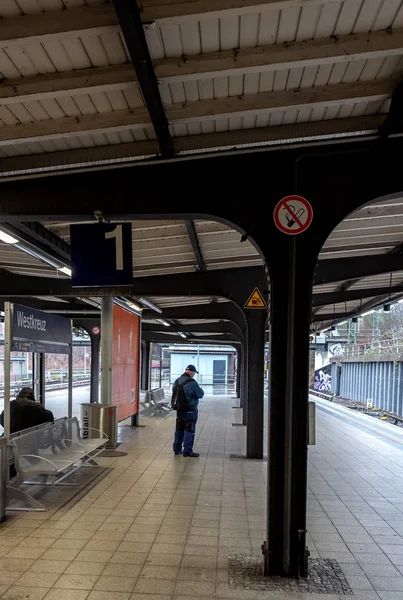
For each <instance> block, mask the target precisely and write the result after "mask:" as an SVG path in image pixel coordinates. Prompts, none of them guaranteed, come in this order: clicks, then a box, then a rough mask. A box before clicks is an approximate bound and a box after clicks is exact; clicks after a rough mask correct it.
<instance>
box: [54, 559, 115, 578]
mask: <svg viewBox="0 0 403 600" xmlns="http://www.w3.org/2000/svg"><path fill="white" fill-rule="evenodd" d="M49 562H53V561H49ZM106 565H107V563H106V562H105V563H102V562H90V561H88V562H87V561H80V560H75V561H73V562H72V563H70V564H69V566H68V567H67V568H66V570H65V574H66V575H101V573H102V572H103V570H104V569H105V567H106Z"/></svg>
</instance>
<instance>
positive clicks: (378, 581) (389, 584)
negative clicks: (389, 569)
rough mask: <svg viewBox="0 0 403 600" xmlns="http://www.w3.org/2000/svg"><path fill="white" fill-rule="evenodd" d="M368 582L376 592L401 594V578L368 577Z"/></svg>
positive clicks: (402, 580) (402, 578)
mask: <svg viewBox="0 0 403 600" xmlns="http://www.w3.org/2000/svg"><path fill="white" fill-rule="evenodd" d="M369 580H370V581H371V583H372V585H373V586H374V588H375V590H376V591H377V592H379V591H391V592H392V591H395V592H403V577H380V576H375V575H374V576H369Z"/></svg>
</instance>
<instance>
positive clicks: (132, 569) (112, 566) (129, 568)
mask: <svg viewBox="0 0 403 600" xmlns="http://www.w3.org/2000/svg"><path fill="white" fill-rule="evenodd" d="M161 568H162V567H159V569H161ZM140 573H142V567H141V565H131V564H124V563H123V564H121V563H109V564H108V565H107V566H106V567H105V569H104V570H103V572H102V575H108V576H114V577H132V578H133V577H134V578H136V579H137V577H138V576H139V575H140Z"/></svg>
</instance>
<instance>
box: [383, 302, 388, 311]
mask: <svg viewBox="0 0 403 600" xmlns="http://www.w3.org/2000/svg"><path fill="white" fill-rule="evenodd" d="M383 312H390V304H384V305H383Z"/></svg>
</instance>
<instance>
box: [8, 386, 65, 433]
mask: <svg viewBox="0 0 403 600" xmlns="http://www.w3.org/2000/svg"><path fill="white" fill-rule="evenodd" d="M53 422H54V417H53V413H52V412H51V411H50V410H46V408H45V407H44V406H42V404H40V403H39V402H36V400H35V396H34V390H33V389H32V388H30V387H23V388H21V390H20V391H19V393H18V395H17V397H16V399H15V400H11V402H10V433H16V432H17V431H22V430H23V429H29V428H30V427H35V426H36V425H41V424H42V423H53ZM0 425H2V426H3V427H4V410H3V412H2V413H1V415H0Z"/></svg>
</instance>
